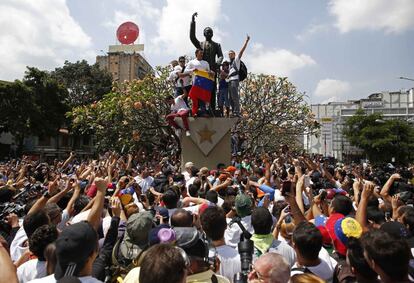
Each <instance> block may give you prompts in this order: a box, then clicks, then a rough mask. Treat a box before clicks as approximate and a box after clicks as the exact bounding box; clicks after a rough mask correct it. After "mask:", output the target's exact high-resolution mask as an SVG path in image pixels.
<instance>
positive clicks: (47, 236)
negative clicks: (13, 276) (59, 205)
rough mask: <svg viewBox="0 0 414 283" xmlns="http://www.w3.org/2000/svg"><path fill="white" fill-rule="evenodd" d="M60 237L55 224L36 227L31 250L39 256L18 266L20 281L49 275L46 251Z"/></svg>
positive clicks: (30, 244)
mask: <svg viewBox="0 0 414 283" xmlns="http://www.w3.org/2000/svg"><path fill="white" fill-rule="evenodd" d="M57 237H58V231H57V229H56V227H55V226H53V225H43V226H40V227H39V228H37V229H36V231H35V232H34V233H33V235H32V236H30V239H29V247H30V251H31V252H32V253H33V254H34V255H35V256H36V257H37V258H36V259H31V260H29V261H27V262H25V263H23V264H22V265H20V266H19V267H18V268H17V277H18V279H19V282H20V283H26V282H28V281H30V280H33V279H36V278H42V277H44V276H46V275H47V272H46V258H45V256H44V251H45V249H46V247H47V246H48V245H49V244H51V243H53V242H54V241H55V240H56V239H57Z"/></svg>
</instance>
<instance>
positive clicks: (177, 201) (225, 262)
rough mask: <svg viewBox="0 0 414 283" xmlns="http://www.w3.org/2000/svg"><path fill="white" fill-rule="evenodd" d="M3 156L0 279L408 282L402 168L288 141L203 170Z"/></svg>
mask: <svg viewBox="0 0 414 283" xmlns="http://www.w3.org/2000/svg"><path fill="white" fill-rule="evenodd" d="M180 168H181V167H180V164H179V163H177V162H174V161H172V160H169V159H168V158H167V157H164V158H160V159H158V160H154V159H153V158H151V157H150V156H149V155H146V156H145V154H144V153H140V154H137V155H131V154H130V155H127V156H119V155H118V154H115V153H112V152H107V153H105V154H103V155H101V156H99V157H97V158H96V159H87V160H82V159H81V158H78V157H77V156H76V154H75V153H71V154H70V156H69V157H68V158H67V159H66V160H62V161H60V160H52V161H50V162H49V163H46V162H40V161H35V160H31V159H30V158H28V157H22V158H21V159H12V160H9V161H5V162H3V163H1V164H0V213H1V217H0V221H1V223H0V230H1V238H0V239H1V240H0V269H1V279H0V282H8V283H13V282H20V283H25V282H87V283H89V282H91V283H92V282H125V283H137V282H140V283H145V282H152V283H156V282H171V283H178V282H280V283H283V282H411V281H412V279H413V277H411V275H414V274H413V270H414V269H413V268H414V266H413V264H412V258H413V254H412V251H414V250H413V248H414V208H413V203H414V200H413V193H412V188H413V186H412V185H411V182H412V179H413V178H412V177H413V175H412V173H411V169H410V168H395V167H394V166H392V165H391V164H389V165H387V166H383V167H372V166H370V165H369V164H340V163H337V164H332V162H330V161H329V160H328V159H326V158H323V157H322V156H319V155H315V156H309V155H295V154H293V153H291V152H290V151H289V150H288V149H287V147H286V146H285V147H283V150H281V151H280V152H277V153H271V154H266V155H264V156H261V157H257V156H244V157H236V158H234V159H233V161H232V164H218V165H217V167H216V168H206V167H203V164H193V163H191V162H188V163H186V164H184V166H183V168H184V170H183V171H182V170H181V169H180Z"/></svg>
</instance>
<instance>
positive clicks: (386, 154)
mask: <svg viewBox="0 0 414 283" xmlns="http://www.w3.org/2000/svg"><path fill="white" fill-rule="evenodd" d="M344 135H345V136H346V137H347V139H348V140H349V142H350V144H351V145H353V146H356V147H359V148H360V149H362V150H363V151H364V152H365V153H366V155H367V156H368V158H369V160H370V161H372V162H374V163H383V162H391V159H392V158H393V157H394V158H395V161H396V162H397V163H399V164H407V163H408V162H410V161H412V158H413V155H412V153H411V152H412V151H413V150H414V129H413V127H412V126H411V125H410V124H409V123H408V122H407V121H404V120H400V119H393V120H383V116H382V115H381V114H380V113H373V114H370V115H367V114H366V113H365V112H364V111H363V110H362V109H359V110H358V111H357V113H356V114H355V115H354V116H352V117H351V118H349V119H348V120H347V121H346V125H345V129H344Z"/></svg>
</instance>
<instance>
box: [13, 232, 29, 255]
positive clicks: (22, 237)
mask: <svg viewBox="0 0 414 283" xmlns="http://www.w3.org/2000/svg"><path fill="white" fill-rule="evenodd" d="M26 241H27V235H26V232H25V231H24V229H23V226H21V227H20V229H19V230H18V231H17V233H16V236H15V237H14V239H13V241H12V243H11V245H10V257H11V259H12V261H13V262H14V261H16V260H18V259H19V258H20V257H21V256H22V255H23V254H24V253H25V252H26V251H27V250H28V249H29V246H27V247H25V246H23V244H24V243H25V242H26Z"/></svg>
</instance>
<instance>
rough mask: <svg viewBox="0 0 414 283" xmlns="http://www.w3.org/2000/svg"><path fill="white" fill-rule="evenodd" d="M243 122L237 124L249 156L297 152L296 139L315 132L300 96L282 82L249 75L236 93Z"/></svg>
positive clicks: (302, 97) (269, 77)
mask: <svg viewBox="0 0 414 283" xmlns="http://www.w3.org/2000/svg"><path fill="white" fill-rule="evenodd" d="M240 97H241V104H242V108H243V119H242V120H241V121H240V122H239V123H238V125H237V128H238V131H239V132H240V133H244V135H245V138H246V142H245V143H246V147H245V149H246V150H248V151H249V152H255V151H274V150H277V149H278V148H279V147H280V145H282V144H289V145H291V147H292V148H294V147H296V148H299V147H300V144H299V141H298V138H299V137H301V136H303V135H304V134H305V133H306V132H309V133H313V132H315V131H317V130H318V128H319V127H318V124H317V123H315V120H314V117H313V114H312V113H311V109H310V108H309V105H308V104H307V103H305V101H304V94H302V93H299V92H298V91H297V89H296V87H295V86H294V85H293V84H292V83H291V82H289V81H288V80H287V79H286V78H279V77H276V76H270V75H262V74H261V75H255V74H249V76H248V77H247V79H246V80H245V82H244V83H242V84H241V89H240Z"/></svg>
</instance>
